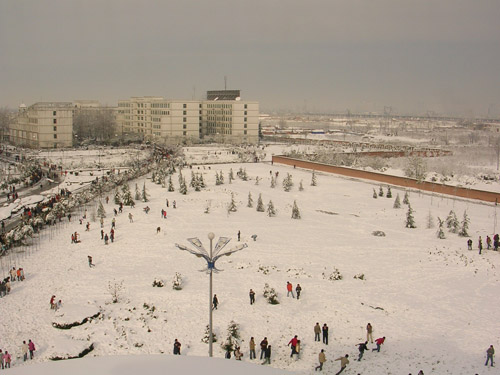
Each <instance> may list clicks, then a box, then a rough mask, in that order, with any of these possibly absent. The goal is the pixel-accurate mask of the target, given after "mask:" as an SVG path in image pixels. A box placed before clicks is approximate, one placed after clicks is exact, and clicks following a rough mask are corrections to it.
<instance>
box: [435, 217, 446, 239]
mask: <svg viewBox="0 0 500 375" xmlns="http://www.w3.org/2000/svg"><path fill="white" fill-rule="evenodd" d="M438 223H439V229H438V232H437V237H438V238H439V239H440V240H443V239H445V238H446V237H445V235H444V231H443V226H444V221H443V220H441V218H440V217H438Z"/></svg>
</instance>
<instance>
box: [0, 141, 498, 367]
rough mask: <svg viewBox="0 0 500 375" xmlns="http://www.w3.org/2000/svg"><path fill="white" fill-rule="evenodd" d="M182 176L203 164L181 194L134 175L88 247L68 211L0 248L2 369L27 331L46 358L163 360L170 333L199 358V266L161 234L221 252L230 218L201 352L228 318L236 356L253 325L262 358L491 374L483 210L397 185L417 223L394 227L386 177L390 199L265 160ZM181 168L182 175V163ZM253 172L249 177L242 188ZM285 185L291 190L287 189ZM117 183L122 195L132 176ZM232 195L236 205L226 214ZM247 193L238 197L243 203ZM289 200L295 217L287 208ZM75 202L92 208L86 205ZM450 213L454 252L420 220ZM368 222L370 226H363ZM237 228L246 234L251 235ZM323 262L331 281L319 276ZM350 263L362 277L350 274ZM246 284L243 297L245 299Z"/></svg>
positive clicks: (490, 277)
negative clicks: (325, 339) (210, 326)
mask: <svg viewBox="0 0 500 375" xmlns="http://www.w3.org/2000/svg"><path fill="white" fill-rule="evenodd" d="M267 151H268V150H267V149H266V152H267ZM267 153H268V154H270V153H271V152H267ZM240 166H241V167H243V168H245V169H246V171H247V173H248V175H249V177H250V180H249V181H243V180H241V179H239V178H237V177H236V180H235V181H233V182H232V184H229V181H228V172H229V170H230V168H232V169H233V171H234V174H235V175H236V172H237V170H238V169H239V168H240ZM216 171H222V172H223V175H224V177H225V183H224V185H219V186H216V185H215V173H216ZM193 172H196V173H202V174H203V176H204V180H205V183H206V184H207V188H206V189H204V190H202V191H201V192H195V191H193V189H192V188H189V192H188V195H185V196H184V195H181V194H180V193H179V192H178V182H177V180H178V178H177V177H178V174H177V173H176V174H175V175H174V176H173V179H172V180H173V181H174V185H175V189H176V191H175V192H168V191H167V189H166V188H162V187H161V186H160V185H155V184H153V183H152V182H151V181H150V180H149V179H144V178H143V179H139V180H138V181H137V184H138V186H139V188H142V185H143V182H144V181H146V187H147V191H148V193H149V194H150V201H149V202H147V203H141V202H137V203H136V206H135V208H133V209H131V208H129V207H125V208H124V212H123V213H122V214H119V215H118V216H117V217H116V240H115V242H114V243H111V244H109V245H107V246H106V245H104V243H103V241H102V240H101V235H100V231H101V228H100V225H99V223H98V222H97V221H95V222H92V221H91V225H90V231H88V232H87V231H85V225H80V224H79V222H78V220H77V218H78V214H77V213H74V215H73V218H74V219H72V222H71V223H68V222H67V221H66V222H64V223H63V224H59V226H58V227H52V228H51V229H46V230H45V231H44V234H42V236H41V238H40V239H39V240H37V241H35V246H34V247H33V248H31V249H30V250H29V255H28V254H26V253H13V254H12V255H11V256H10V257H7V258H3V259H2V260H1V262H2V270H3V272H4V274H5V272H6V270H7V269H8V268H9V267H12V266H15V267H19V266H20V267H23V268H24V270H25V272H26V277H27V279H26V281H24V282H22V283H21V282H15V283H13V285H12V292H11V294H10V295H8V296H7V297H5V298H3V299H1V300H0V316H1V317H2V325H1V326H0V348H2V349H3V350H4V351H5V349H7V350H8V351H9V352H12V353H14V355H15V360H14V364H13V366H14V367H19V369H21V368H22V367H25V364H23V363H22V361H21V360H20V359H19V357H20V345H21V343H22V340H28V339H32V340H33V341H34V342H35V344H37V349H38V350H37V352H36V358H35V360H34V361H32V362H46V361H48V360H49V359H50V358H51V357H54V356H60V355H61V354H64V353H63V352H66V354H67V355H76V354H78V352H79V351H80V350H81V349H82V348H84V347H87V346H89V345H90V344H94V347H95V349H94V350H93V351H92V352H91V353H90V354H88V356H110V355H128V354H130V355H144V354H161V353H165V355H168V356H170V355H171V353H172V345H173V341H174V339H175V338H177V339H179V341H180V342H181V343H182V355H183V356H187V357H188V358H189V357H193V356H206V355H207V351H208V346H207V344H205V343H203V342H201V339H202V338H203V336H204V334H205V327H206V325H207V323H208V306H207V305H208V298H209V296H208V276H207V275H206V274H205V273H203V272H199V270H201V269H203V268H204V267H205V266H206V264H204V261H203V260H201V259H199V258H195V257H194V256H193V255H191V254H189V253H187V252H182V251H180V250H178V249H177V248H176V247H175V243H180V244H184V245H189V243H188V241H187V238H190V237H199V238H200V240H201V241H202V242H203V243H204V245H205V247H206V248H208V246H209V240H208V239H207V234H208V233H209V232H214V233H215V235H216V240H217V238H218V237H219V236H228V237H231V238H232V240H231V242H230V243H229V244H228V248H231V246H234V245H235V244H237V239H236V234H237V232H238V231H239V230H240V231H241V235H242V238H241V240H242V242H246V243H248V248H247V249H245V250H242V251H240V252H238V253H236V254H234V255H232V256H231V257H227V258H226V257H224V258H221V259H220V260H219V261H218V263H217V266H218V268H221V269H223V270H224V271H223V272H221V273H219V274H216V275H215V276H214V292H215V293H216V294H217V296H218V299H219V302H220V305H219V308H218V309H217V310H216V311H214V329H215V333H216V335H217V337H218V339H219V340H218V342H217V343H216V344H215V346H214V356H215V357H218V358H223V355H224V352H223V350H222V348H221V347H220V343H221V341H222V340H223V339H224V338H225V337H226V335H227V326H228V324H229V323H230V322H231V320H234V321H235V322H236V323H238V324H239V325H240V334H241V346H242V349H243V351H244V354H245V356H244V357H243V361H244V362H257V363H259V362H260V361H258V360H257V361H250V360H249V358H248V342H249V339H250V337H251V336H253V337H255V340H256V342H257V343H259V342H260V341H261V340H262V338H263V337H264V336H266V337H267V338H268V339H269V342H270V344H271V345H272V346H273V358H272V367H276V368H279V369H284V370H288V371H293V372H298V373H303V374H309V373H312V372H314V366H315V365H316V364H317V357H318V353H319V351H320V350H321V349H322V348H325V349H326V355H327V359H328V362H327V363H326V365H325V368H326V370H327V371H328V372H332V371H333V370H335V371H337V369H338V368H339V367H340V366H339V362H334V361H333V359H335V358H337V357H339V356H341V355H344V354H346V353H347V354H349V355H350V357H351V359H352V360H351V364H350V365H349V373H360V374H368V373H371V374H407V373H409V372H411V373H417V372H418V370H420V369H422V370H423V371H424V373H425V374H474V373H481V374H483V373H492V374H493V373H494V372H493V371H494V370H490V368H487V369H486V368H485V367H484V361H485V351H486V349H487V348H488V347H489V345H490V344H493V345H495V344H497V343H498V339H499V336H500V334H499V333H498V330H497V329H495V327H496V326H497V320H498V319H497V316H496V315H497V310H498V306H499V305H500V297H499V294H498V288H499V286H500V281H499V274H498V267H497V266H498V263H499V254H498V253H496V252H494V251H484V253H483V254H482V255H479V254H478V251H477V239H478V236H480V235H481V236H482V237H483V243H484V242H485V241H484V240H485V238H486V235H490V236H491V235H492V234H493V231H494V230H498V228H496V225H495V223H496V207H495V206H491V205H486V204H478V203H476V202H470V201H464V200H453V199H451V198H448V197H441V196H436V195H428V194H420V193H418V192H411V193H410V202H411V206H412V208H413V209H414V210H415V218H416V223H417V226H418V227H417V228H416V229H407V228H405V217H406V211H407V209H406V206H404V205H403V208H401V209H394V208H393V203H394V198H395V196H396V194H398V193H399V195H400V197H401V200H402V198H403V195H404V191H402V190H398V189H396V188H393V189H392V194H393V198H392V199H389V198H385V197H379V198H378V199H373V198H372V192H373V188H375V189H376V190H377V191H378V188H379V185H372V184H370V183H367V182H362V181H355V180H352V179H344V178H340V177H336V176H332V175H326V174H320V173H318V175H317V176H318V186H315V187H314V186H311V185H310V182H311V173H310V172H309V171H305V170H301V169H293V168H289V167H286V166H280V165H274V166H271V165H270V164H267V163H260V164H242V165H238V164H228V165H223V164H219V165H211V168H210V169H209V166H205V167H203V166H200V167H199V168H198V167H197V166H195V167H193ZM270 172H272V173H273V174H274V173H275V172H279V178H278V184H277V186H276V187H275V188H271V187H270V181H271V175H270ZM182 173H183V175H184V176H185V177H186V179H187V181H188V182H189V180H190V174H191V170H189V169H184V170H183V172H182ZM287 173H290V174H291V175H292V176H293V181H294V184H295V185H294V187H293V188H292V191H290V192H284V191H283V188H282V181H283V178H284V177H285V176H286V174H287ZM256 177H260V178H261V180H260V182H259V184H258V185H256ZM300 181H303V187H304V191H299V190H298V186H299V183H300ZM130 186H131V190H132V192H133V191H134V189H135V183H132V184H130ZM383 189H384V191H386V187H385V186H384V187H383ZM232 193H233V194H234V197H235V201H236V203H237V207H238V209H237V212H233V213H230V214H228V212H227V206H228V204H229V203H230V201H231V194H232ZM249 193H251V195H252V198H253V208H249V207H247V201H248V194H249ZM259 194H262V199H263V202H264V204H265V205H266V206H267V204H268V202H269V201H270V200H272V202H273V204H274V206H275V207H276V208H277V210H278V213H277V216H276V217H268V216H267V214H266V213H265V212H257V211H256V209H255V207H256V204H257V199H258V197H259ZM109 196H110V201H109V204H105V202H104V207H105V210H106V213H107V217H106V219H105V225H104V230H105V231H106V232H108V231H109V230H110V225H111V219H112V218H113V208H114V207H116V206H115V205H114V204H113V199H112V194H110V195H109ZM167 198H168V200H169V207H168V208H167V207H166V199H167ZM174 200H175V201H176V203H177V208H176V209H173V208H172V203H173V201H174ZM294 201H296V202H297V204H298V207H299V209H300V213H301V216H302V218H301V219H300V220H293V219H291V208H292V205H293V202H294ZM146 205H147V206H149V207H151V211H150V213H149V214H146V213H144V211H143V208H144V207H145V206H146ZM162 208H163V209H166V210H167V212H168V216H167V219H162V218H161V217H160V210H161V209H162ZM207 208H208V210H207ZM87 209H88V213H89V216H90V217H93V216H94V215H93V213H94V211H95V209H96V207H95V206H88V207H87ZM82 210H83V208H82ZM450 210H454V211H455V212H456V213H457V216H458V218H459V219H461V218H462V215H463V212H464V211H465V210H467V214H468V216H469V217H470V219H471V226H470V234H471V236H472V239H473V240H474V249H475V250H474V251H469V250H467V246H466V239H465V238H462V237H458V236H457V235H456V234H452V233H448V232H447V231H446V236H447V238H446V239H444V240H440V239H438V238H437V236H436V230H437V228H436V227H433V228H431V229H427V228H426V224H427V221H428V219H427V218H428V215H429V213H430V214H431V216H432V217H433V220H434V223H436V222H437V216H439V217H440V218H442V219H444V218H446V216H447V215H448V213H449V212H450ZM205 211H208V212H209V213H205ZM82 212H83V211H82ZM129 213H132V215H133V223H131V222H129V219H128V214H129ZM80 214H81V212H80ZM87 220H88V219H87ZM158 227H159V228H161V230H160V232H159V233H157V228H158ZM377 230H378V231H383V232H385V234H386V236H385V237H376V236H373V235H372V232H374V231H377ZM75 231H78V233H79V234H80V238H81V243H79V244H71V243H70V236H71V233H73V232H75ZM253 234H256V235H257V240H256V241H253V240H252V239H251V236H252V235H253ZM87 255H92V256H93V262H94V263H95V267H94V268H89V266H88V263H87ZM336 269H338V271H339V272H340V273H341V274H342V275H343V279H342V280H337V281H331V280H329V276H330V275H331V274H332V273H333V272H334V271H335V270H336ZM176 272H179V273H181V274H182V276H183V280H184V285H183V289H182V290H180V291H178V290H174V289H172V287H171V285H172V278H173V277H174V275H175V273H176ZM359 274H364V276H365V280H359V279H355V278H354V276H355V275H359ZM155 279H162V280H163V281H164V283H165V287H163V288H156V287H153V286H152V283H153V280H155ZM287 281H290V282H291V283H293V285H294V287H295V285H296V284H297V283H300V285H301V286H302V295H301V299H300V300H297V299H292V298H291V297H289V298H287V297H286V282H287ZM266 283H268V284H269V285H270V286H271V287H273V288H275V289H276V290H277V291H278V294H279V300H280V304H278V305H271V304H268V303H267V302H266V301H265V299H264V297H263V296H262V290H263V288H264V285H265V284H266ZM110 285H111V286H112V287H113V286H119V285H122V286H123V289H122V290H121V292H120V293H119V295H120V298H119V302H118V303H112V302H111V299H112V297H111V294H110V292H109V287H110ZM250 288H252V289H253V290H254V291H255V292H256V294H257V298H256V304H254V305H252V306H251V305H250V304H249V298H248V291H249V290H250ZM52 295H56V299H57V300H58V299H61V300H62V305H63V306H62V308H61V309H60V310H59V311H58V312H54V311H53V310H50V309H49V299H50V297H51V296H52ZM79 306H80V307H82V308H81V309H79V308H78V307H79ZM94 311H99V312H100V313H101V314H100V315H99V317H97V318H95V319H92V320H91V321H90V322H87V323H84V324H82V325H80V326H76V327H73V328H71V329H69V330H61V329H57V328H54V327H53V326H52V323H53V322H56V321H57V322H61V320H63V321H64V320H65V319H64V317H63V316H62V314H66V313H68V315H71V318H69V317H68V320H71V322H69V321H68V323H72V322H73V321H74V320H75V319H77V320H80V321H81V320H83V319H84V318H86V317H87V315H89V314H93V312H94ZM79 313H81V316H80V317H78V315H79ZM75 315H76V317H75ZM316 322H319V323H320V324H321V325H323V323H327V324H328V325H329V327H330V345H328V346H325V345H323V344H320V343H318V342H315V341H314V333H313V327H314V325H315V324H316ZM368 322H371V323H372V325H373V327H374V336H376V337H375V338H377V337H381V336H386V337H387V340H386V343H385V344H384V345H383V347H382V350H381V352H380V353H376V352H373V353H372V352H371V351H370V352H369V353H366V354H365V357H364V359H363V361H361V362H357V361H354V359H355V357H357V348H356V346H355V345H356V344H357V343H359V342H361V341H364V340H365V327H366V324H367V323H368ZM294 335H298V336H299V339H301V341H302V353H301V358H300V360H298V361H296V360H292V359H290V349H289V347H287V343H288V341H289V340H290V339H291V338H292V337H293V336H294ZM69 343H72V344H71V345H70V344H69ZM369 346H370V347H372V345H371V344H370V345H369ZM257 355H259V353H258V352H257ZM132 358H133V357H132ZM137 358H141V357H137ZM155 358H156V357H155ZM158 358H159V357H158ZM148 361H149V360H148ZM234 365H235V366H237V365H241V364H240V363H236V362H235V364H234ZM202 366H203V367H212V366H215V365H212V363H210V364H205V363H204V364H202ZM262 367H264V366H259V367H255V370H254V371H257V370H258V369H261V368H262ZM25 368H26V372H25V373H27V371H30V373H31V369H30V367H25ZM104 368H105V367H103V369H104ZM214 368H215V367H214ZM233 371H238V372H239V370H233ZM94 372H95V373H97V371H94ZM37 373H38V372H37ZM103 373H112V372H111V370H110V372H106V371H104V372H103ZM184 373H188V372H184ZM192 373H199V371H198V372H197V371H196V370H193V372H192Z"/></svg>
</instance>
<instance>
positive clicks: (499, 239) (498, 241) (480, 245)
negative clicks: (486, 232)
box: [467, 234, 500, 254]
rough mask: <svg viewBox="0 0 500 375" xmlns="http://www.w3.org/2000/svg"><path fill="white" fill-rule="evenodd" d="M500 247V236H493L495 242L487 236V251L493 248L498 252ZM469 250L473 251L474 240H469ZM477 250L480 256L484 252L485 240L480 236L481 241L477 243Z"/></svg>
mask: <svg viewBox="0 0 500 375" xmlns="http://www.w3.org/2000/svg"><path fill="white" fill-rule="evenodd" d="M499 246H500V236H499V235H498V234H495V235H494V236H493V241H492V240H491V237H490V236H486V250H490V249H491V248H492V247H493V250H495V251H498V247H499ZM467 248H468V249H469V250H472V239H470V238H469V239H468V240H467ZM477 248H478V249H479V254H482V252H483V248H484V247H483V238H482V237H481V236H479V239H478V241H477Z"/></svg>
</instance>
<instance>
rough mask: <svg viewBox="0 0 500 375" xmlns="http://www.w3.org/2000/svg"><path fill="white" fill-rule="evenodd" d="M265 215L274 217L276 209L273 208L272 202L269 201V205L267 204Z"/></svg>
mask: <svg viewBox="0 0 500 375" xmlns="http://www.w3.org/2000/svg"><path fill="white" fill-rule="evenodd" d="M267 215H268V216H269V217H274V216H276V209H275V208H274V204H273V201H271V200H270V201H269V203H268V204H267Z"/></svg>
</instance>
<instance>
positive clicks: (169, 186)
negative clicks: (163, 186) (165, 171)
mask: <svg viewBox="0 0 500 375" xmlns="http://www.w3.org/2000/svg"><path fill="white" fill-rule="evenodd" d="M136 186H137V185H136ZM174 190H175V189H174V184H173V183H172V175H170V176H168V191H174Z"/></svg>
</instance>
